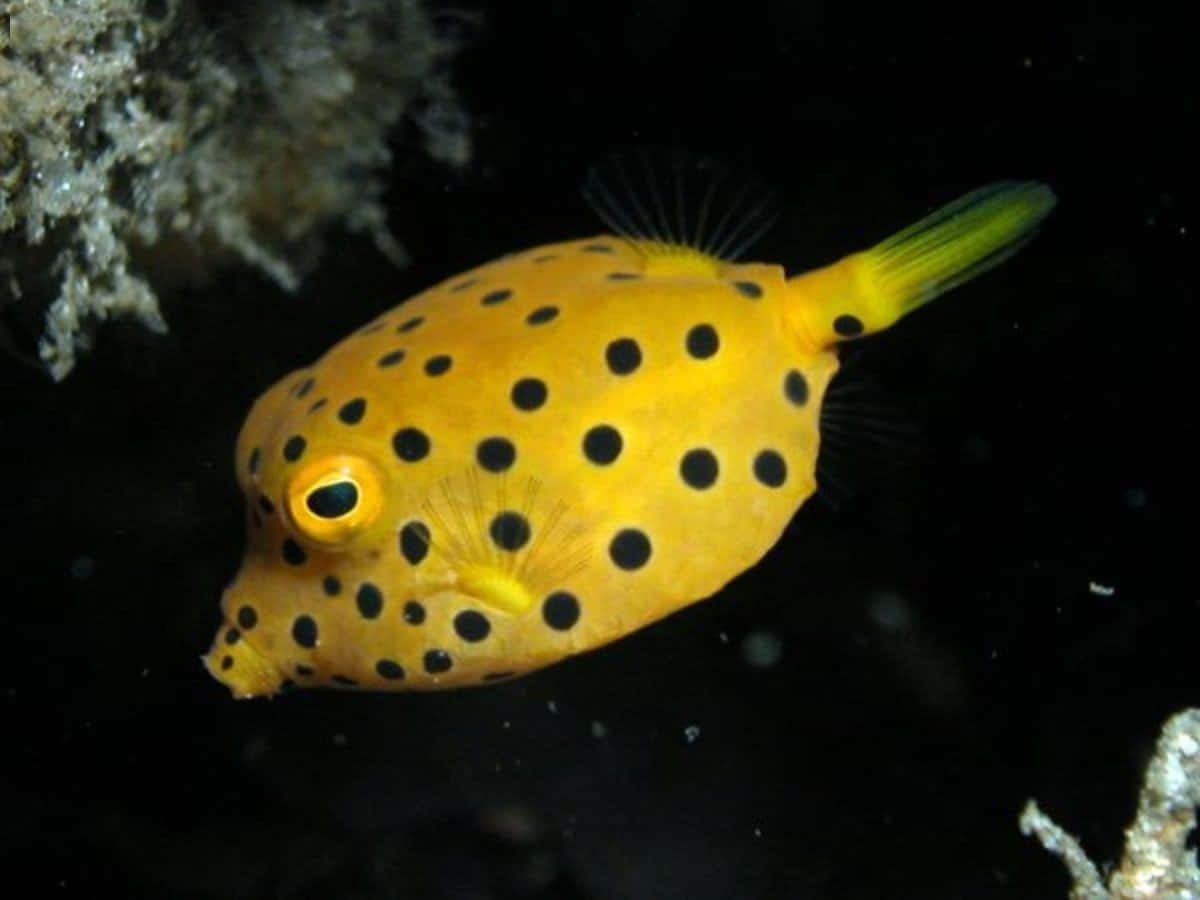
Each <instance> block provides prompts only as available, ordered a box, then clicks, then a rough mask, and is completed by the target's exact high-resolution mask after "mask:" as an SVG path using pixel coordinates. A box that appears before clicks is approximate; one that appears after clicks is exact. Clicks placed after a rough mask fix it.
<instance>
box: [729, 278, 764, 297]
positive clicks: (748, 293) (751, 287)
mask: <svg viewBox="0 0 1200 900" xmlns="http://www.w3.org/2000/svg"><path fill="white" fill-rule="evenodd" d="M733 286H734V287H735V288H736V289H737V292H738V293H739V294H741V295H742V296H743V297H749V298H750V299H751V300H757V299H758V298H759V297H761V296H762V295H763V289H762V288H761V287H760V286H759V285H758V282H756V281H735V282H734V283H733Z"/></svg>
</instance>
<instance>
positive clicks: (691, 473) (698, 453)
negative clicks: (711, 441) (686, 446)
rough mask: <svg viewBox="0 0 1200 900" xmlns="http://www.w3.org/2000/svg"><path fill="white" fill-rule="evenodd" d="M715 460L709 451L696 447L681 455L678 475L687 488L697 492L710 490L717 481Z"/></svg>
mask: <svg viewBox="0 0 1200 900" xmlns="http://www.w3.org/2000/svg"><path fill="white" fill-rule="evenodd" d="M717 468H718V467H717V458H716V456H714V455H713V453H712V451H711V450H706V449H704V448H703V447H698V448H696V449H695V450H689V451H688V452H687V453H685V454H683V459H682V460H680V462H679V474H680V476H681V477H682V478H683V481H684V483H685V484H687V485H688V487H693V488H695V489H696V490H698V491H702V490H704V489H705V488H710V487H712V486H713V484H714V483H715V482H716V480H717Z"/></svg>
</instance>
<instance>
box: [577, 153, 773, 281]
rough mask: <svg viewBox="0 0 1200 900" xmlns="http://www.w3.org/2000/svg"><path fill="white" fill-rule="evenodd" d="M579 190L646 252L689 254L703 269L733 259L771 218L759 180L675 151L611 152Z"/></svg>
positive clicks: (762, 231) (611, 225) (604, 217)
mask: <svg viewBox="0 0 1200 900" xmlns="http://www.w3.org/2000/svg"><path fill="white" fill-rule="evenodd" d="M582 192H583V197H584V199H585V200H586V201H587V202H588V205H590V206H591V207H592V209H593V210H594V211H595V213H596V215H598V216H599V217H600V218H601V219H602V220H603V221H604V223H605V224H606V225H607V226H608V227H609V228H611V229H612V230H613V231H614V232H616V233H617V234H619V235H621V236H622V237H624V238H626V239H627V240H629V241H630V242H631V243H632V244H633V245H634V246H635V247H637V249H638V250H639V251H640V252H641V253H642V254H643V255H645V256H646V257H649V258H652V257H661V256H675V257H677V256H695V257H698V258H699V259H698V260H697V261H706V262H707V263H708V265H709V266H710V267H715V266H716V265H718V264H720V263H721V262H732V261H734V260H737V259H738V258H740V257H741V255H742V254H743V253H745V252H746V250H747V249H749V248H750V246H751V245H752V244H754V243H755V242H756V241H757V240H758V239H759V238H761V237H762V236H763V235H764V234H765V233H766V232H767V230H768V229H769V228H770V227H771V225H772V224H774V222H775V220H776V218H777V217H778V216H777V213H776V210H775V205H774V203H773V194H772V192H771V190H770V189H769V188H768V187H767V186H766V184H765V183H764V182H762V181H760V180H759V179H757V178H752V177H748V176H735V175H733V174H731V172H730V169H729V167H728V166H726V165H725V164H724V163H721V162H718V161H716V160H714V159H710V158H707V157H698V156H693V155H691V154H688V153H686V152H684V151H681V150H659V149H650V148H641V149H639V150H636V151H634V152H632V153H624V154H615V155H613V156H611V157H609V158H608V159H607V160H606V161H605V162H603V163H600V164H598V165H596V166H594V167H593V168H592V169H591V171H589V172H588V174H587V178H586V179H585V180H584V183H583V188H582Z"/></svg>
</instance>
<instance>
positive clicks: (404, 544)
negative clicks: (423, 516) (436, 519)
mask: <svg viewBox="0 0 1200 900" xmlns="http://www.w3.org/2000/svg"><path fill="white" fill-rule="evenodd" d="M429 540H430V534H429V526H428V525H426V524H425V523H424V522H417V521H415V520H414V521H412V522H407V523H405V525H404V527H403V528H401V529H400V555H401V556H403V557H404V558H405V559H407V560H408V561H409V563H410V564H411V565H414V566H415V565H418V564H419V563H420V562H421V560H423V559H424V558H425V557H426V556H427V555H428V553H429Z"/></svg>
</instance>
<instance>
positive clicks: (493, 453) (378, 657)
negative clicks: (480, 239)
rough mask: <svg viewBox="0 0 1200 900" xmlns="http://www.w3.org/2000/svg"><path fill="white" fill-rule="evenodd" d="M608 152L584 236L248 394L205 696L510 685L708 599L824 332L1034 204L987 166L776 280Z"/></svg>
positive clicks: (785, 494)
mask: <svg viewBox="0 0 1200 900" xmlns="http://www.w3.org/2000/svg"><path fill="white" fill-rule="evenodd" d="M614 170H615V172H616V173H617V177H614V176H613V174H612V172H613V171H614ZM623 171H624V170H623V169H622V166H621V163H620V162H619V161H618V162H616V163H614V167H613V169H609V170H607V174H604V173H600V174H597V173H595V172H594V173H593V175H592V176H591V177H590V178H589V181H588V182H587V184H586V185H585V194H586V195H587V196H588V198H589V200H590V201H591V202H592V204H593V206H594V207H595V208H596V211H597V212H598V213H599V214H600V216H601V218H603V219H604V221H605V222H606V224H608V225H609V226H610V228H611V229H612V231H613V233H611V234H602V235H599V236H596V237H588V238H584V239H581V240H572V241H566V242H564V243H558V244H550V245H546V246H540V247H535V248H534V249H531V250H525V251H523V252H519V253H514V254H511V255H509V256H505V257H503V258H501V259H499V260H496V261H494V262H491V263H488V264H486V265H482V266H479V267H478V268H475V269H472V270H470V271H468V272H465V273H463V274H461V275H458V276H455V277H453V278H450V279H448V280H446V281H444V282H442V283H440V284H437V285H435V286H434V287H432V288H430V289H428V290H426V291H424V292H422V293H420V294H418V295H417V296H415V297H413V298H411V299H409V300H406V301H405V302H404V303H403V304H401V305H400V306H399V307H397V308H395V309H393V310H392V311H390V312H388V313H386V314H385V315H383V316H382V317H380V318H378V319H377V320H376V321H374V322H372V323H371V324H369V325H367V326H366V327H365V328H362V329H361V330H359V331H358V332H357V333H355V334H353V335H351V336H349V337H347V338H346V339H345V340H343V341H342V342H341V343H339V344H337V345H336V346H334V347H333V348H332V349H331V350H329V351H328V352H327V353H326V354H325V355H324V356H323V357H322V358H321V359H319V360H318V361H317V362H316V363H315V364H313V365H312V366H310V367H309V368H306V369H303V370H301V371H299V372H295V373H293V374H291V375H289V376H288V377H286V378H284V379H283V380H282V381H280V382H279V383H277V384H276V385H275V386H274V387H272V388H271V389H270V390H268V391H267V392H266V393H264V394H263V395H262V396H261V397H260V398H259V399H258V400H257V402H256V403H255V404H254V406H253V409H252V410H251V412H250V415H249V417H248V419H247V421H246V423H245V425H244V427H243V429H242V432H241V435H240V437H239V438H238V442H237V451H236V466H237V477H238V481H239V483H240V485H241V489H242V491H243V492H244V494H245V496H246V501H247V526H246V527H247V531H248V541H247V549H246V553H245V558H244V561H243V563H242V567H241V570H240V572H239V573H238V575H237V577H236V579H235V580H234V581H233V583H232V584H231V585H230V586H229V588H228V589H227V590H226V591H225V594H224V597H223V599H222V610H223V614H224V622H223V624H222V626H221V628H220V630H219V632H218V634H217V637H216V640H215V641H214V643H213V646H212V649H211V650H210V651H209V653H208V654H207V655H206V656H205V657H204V663H205V665H206V666H207V668H208V670H209V671H210V672H211V673H212V674H213V675H214V676H215V677H216V678H217V679H218V680H220V681H222V682H223V683H225V684H226V685H227V686H228V687H229V688H230V689H231V690H232V692H233V694H234V696H236V697H253V696H258V695H264V694H265V695H270V694H274V693H276V692H277V691H279V690H280V689H281V688H282V687H286V686H289V685H291V684H293V683H294V684H296V685H298V686H306V687H312V686H321V687H339V686H340V687H347V688H359V689H365V690H403V689H418V690H425V689H438V688H452V687H460V686H465V685H474V684H480V683H485V682H489V681H495V680H500V679H505V678H511V677H514V676H517V675H522V674H525V673H528V672H531V671H533V670H535V669H538V668H540V667H542V666H545V665H548V664H550V663H553V662H555V661H557V660H561V659H563V658H564V657H567V656H570V655H572V654H576V653H581V652H583V651H586V650H591V649H593V648H596V647H599V646H601V645H603V644H605V643H607V642H609V641H612V640H614V639H616V638H619V637H621V636H623V635H626V634H629V633H630V632H632V631H635V630H637V629H639V628H641V627H642V626H644V625H646V624H648V623H650V622H653V621H655V620H657V619H660V618H662V617H663V616H666V615H668V614H669V613H671V612H673V611H675V610H678V609H679V608H681V607H683V606H686V605H688V604H690V603H693V602H695V601H697V600H700V599H702V598H704V597H708V596H710V595H712V594H714V593H716V592H717V591H719V590H720V589H721V588H722V587H723V586H724V585H725V584H726V583H728V582H729V581H730V580H731V579H732V578H733V577H734V576H736V575H738V574H739V573H740V572H742V571H744V570H746V569H747V568H749V567H751V566H753V565H754V564H755V563H756V562H758V560H759V559H761V558H762V556H763V555H764V554H765V553H766V552H767V550H768V549H770V547H771V546H772V545H773V544H774V543H775V542H776V541H777V540H778V539H779V537H780V535H781V533H782V532H783V530H784V528H785V526H786V525H787V523H788V521H789V520H790V519H791V518H792V516H793V515H794V514H795V512H796V511H797V509H799V507H800V506H801V504H803V503H804V502H805V500H806V499H808V498H809V497H810V496H811V495H812V494H813V493H814V491H815V490H816V486H817V485H816V461H817V453H818V448H819V444H820V440H821V435H820V433H819V430H820V423H821V416H820V411H821V405H822V402H823V399H824V396H825V391H826V388H827V386H828V385H829V382H830V379H831V378H832V377H833V375H834V373H835V372H836V371H837V368H838V357H837V353H836V350H837V346H838V344H839V343H841V342H843V341H846V340H848V339H852V338H857V337H860V336H863V335H868V334H871V333H872V332H876V331H879V330H881V329H884V328H887V327H888V326H890V325H892V324H893V323H894V322H896V321H897V320H898V319H899V318H900V317H902V316H903V315H905V314H906V313H908V312H910V311H912V310H914V309H916V308H917V307H919V306H921V305H922V304H924V303H926V302H928V301H929V300H931V299H933V298H934V297H936V296H937V295H939V294H941V293H943V292H945V291H947V290H949V289H950V288H952V287H954V286H956V285H959V284H961V283H962V282H964V281H966V280H967V279H969V278H971V277H973V276H974V275H977V274H979V273H980V272H982V271H984V270H985V269H987V268H989V267H991V266H992V265H995V264H996V263H997V262H999V261H1001V260H1002V259H1004V258H1006V257H1007V256H1008V255H1010V254H1011V253H1012V252H1014V251H1015V250H1016V249H1017V248H1018V247H1020V246H1021V245H1022V244H1023V243H1024V242H1025V241H1026V240H1028V239H1029V238H1030V237H1031V236H1032V234H1033V232H1034V230H1035V229H1036V227H1037V226H1038V224H1039V223H1040V222H1041V221H1042V220H1043V219H1044V218H1045V217H1046V216H1047V215H1048V214H1049V212H1050V210H1051V209H1052V207H1053V206H1054V202H1055V200H1054V195H1053V193H1052V192H1051V191H1050V189H1049V188H1047V187H1046V186H1044V185H1042V184H1038V183H1034V182H1018V181H1003V182H997V183H994V184H991V185H988V186H986V187H983V188H981V189H979V190H976V191H973V192H971V193H969V194H967V195H966V196H964V197H962V198H960V199H959V200H957V201H955V202H953V203H951V204H949V205H948V206H945V207H943V208H941V209H939V210H937V211H936V212H934V213H932V214H931V215H928V216H926V217H925V218H923V219H921V220H920V221H919V222H917V223H916V224H914V225H912V226H910V227H908V228H906V229H904V230H903V231H901V232H900V233H898V234H896V235H894V236H892V237H890V238H888V239H886V240H884V241H883V242H882V243H880V244H878V245H876V246H874V247H872V248H871V249H868V250H866V251H863V252H858V253H854V254H851V255H850V256H847V257H845V258H844V259H841V260H840V261H838V262H835V263H833V264H832V265H829V266H827V267H825V268H820V269H816V270H813V271H808V272H803V273H800V274H797V275H793V276H791V277H788V276H787V275H786V274H785V272H784V270H783V268H782V267H781V266H778V265H771V264H760V263H741V262H737V261H735V259H736V256H737V253H736V252H735V250H734V248H735V245H738V244H741V243H744V240H743V239H748V238H749V237H753V234H752V232H754V231H756V230H758V227H759V226H760V225H765V214H764V213H763V212H762V207H761V205H754V204H751V205H750V207H747V206H746V205H745V204H743V206H742V207H741V209H742V211H741V212H738V208H737V205H736V203H735V204H732V205H729V206H728V207H726V208H725V209H723V210H722V209H720V208H719V204H717V203H714V202H712V200H713V196H714V195H713V193H712V192H711V191H709V192H706V193H705V194H704V196H703V202H693V201H692V200H690V199H688V198H687V197H685V196H684V191H683V189H682V187H681V185H680V180H679V179H676V181H675V182H674V184H673V185H668V186H667V187H666V189H663V190H654V191H651V192H650V193H649V195H639V193H638V192H637V191H636V190H634V189H633V188H632V187H631V184H630V181H629V179H627V178H624V177H623Z"/></svg>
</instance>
